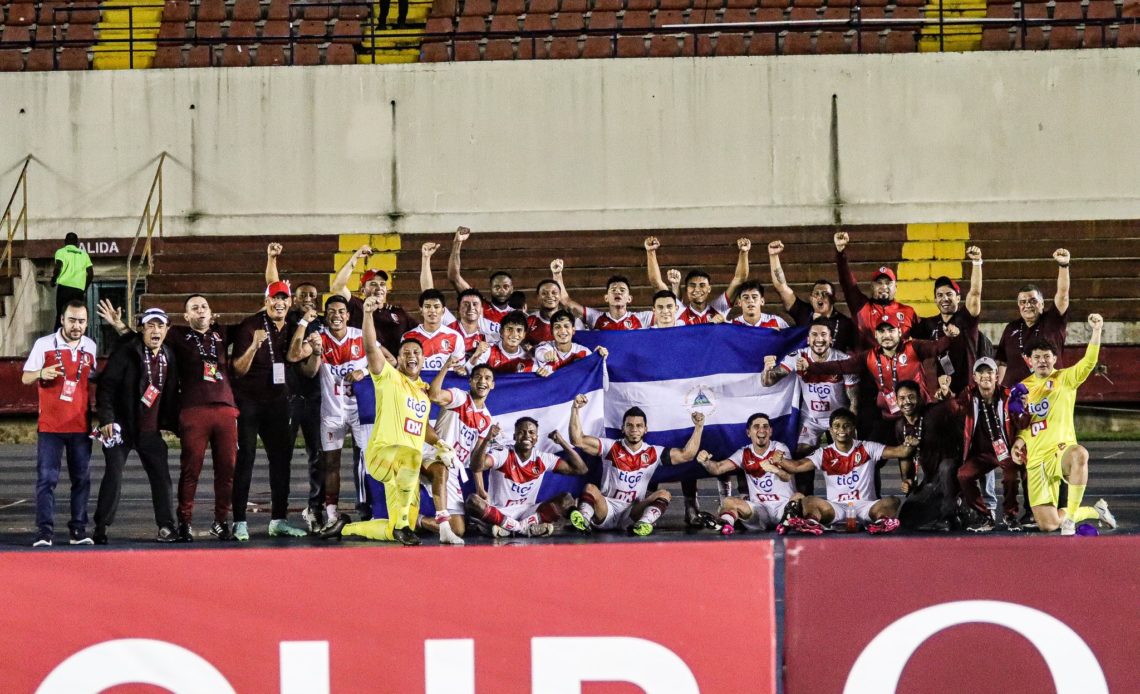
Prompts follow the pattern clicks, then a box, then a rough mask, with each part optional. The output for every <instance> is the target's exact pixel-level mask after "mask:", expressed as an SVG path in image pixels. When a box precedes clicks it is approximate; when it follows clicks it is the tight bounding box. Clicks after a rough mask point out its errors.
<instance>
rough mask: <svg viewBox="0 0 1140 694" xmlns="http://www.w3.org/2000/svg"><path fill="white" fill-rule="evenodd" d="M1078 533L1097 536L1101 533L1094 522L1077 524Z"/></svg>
mask: <svg viewBox="0 0 1140 694" xmlns="http://www.w3.org/2000/svg"><path fill="white" fill-rule="evenodd" d="M1077 534H1078V535H1083V536H1085V537H1096V536H1097V535H1100V531H1098V530H1097V529H1096V526H1095V525H1093V524H1092V523H1081V524H1080V525H1078V526H1077Z"/></svg>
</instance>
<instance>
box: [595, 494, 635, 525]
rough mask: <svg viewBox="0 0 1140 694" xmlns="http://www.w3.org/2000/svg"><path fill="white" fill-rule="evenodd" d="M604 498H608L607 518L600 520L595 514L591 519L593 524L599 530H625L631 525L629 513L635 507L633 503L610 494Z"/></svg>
mask: <svg viewBox="0 0 1140 694" xmlns="http://www.w3.org/2000/svg"><path fill="white" fill-rule="evenodd" d="M602 498H603V499H605V500H606V507H607V512H606V519H605V520H603V521H600V522H599V521H598V518H597V516H594V518H593V519H592V520H591V521H590V523H591V525H593V526H594V527H595V528H597V529H598V530H625V529H626V528H627V527H629V525H630V524H631V523H630V517H629V514H630V511H631V510H632V509H633V503H631V502H629V501H619V500H618V499H614V498H612V497H608V496H603V497H602Z"/></svg>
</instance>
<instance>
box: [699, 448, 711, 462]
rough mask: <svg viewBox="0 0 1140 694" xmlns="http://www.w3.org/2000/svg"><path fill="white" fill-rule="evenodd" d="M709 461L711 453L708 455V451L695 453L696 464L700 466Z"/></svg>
mask: <svg viewBox="0 0 1140 694" xmlns="http://www.w3.org/2000/svg"><path fill="white" fill-rule="evenodd" d="M710 460H712V453H709V452H708V451H697V462H698V463H700V464H701V465H705V464H706V463H708V462H709V461H710Z"/></svg>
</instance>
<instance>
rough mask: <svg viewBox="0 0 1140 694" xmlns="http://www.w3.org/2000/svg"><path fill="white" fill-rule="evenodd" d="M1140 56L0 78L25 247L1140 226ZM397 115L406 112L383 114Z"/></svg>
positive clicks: (1131, 52)
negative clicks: (174, 240) (150, 225)
mask: <svg viewBox="0 0 1140 694" xmlns="http://www.w3.org/2000/svg"><path fill="white" fill-rule="evenodd" d="M1138 64H1140V49H1114V50H1103V51H1101V50H1086V51H1053V52H1023V53H964V54H945V55H922V54H910V55H895V56H858V57H851V56H822V57H810V56H793V57H781V58H717V59H675V60H667V59H652V60H599V61H586V60H581V61H533V62H528V61H520V62H499V63H482V64H479V63H465V64H454V65H446V64H433V65H409V66H375V67H373V66H346V67H320V68H247V69H229V70H221V69H219V70H174V71H158V70H153V71H151V70H138V71H118V72H89V73H81V72H56V73H39V74H37V73H22V74H4V75H0V132H3V133H4V137H3V138H0V192H3V196H4V197H5V198H6V197H7V192H8V191H10V190H11V186H12V185H13V184H14V182H15V175H16V172H17V168H18V165H19V162H20V161H21V160H22V158H23V157H24V156H25V155H26V154H28V153H31V154H33V155H34V156H35V157H36V161H35V164H34V165H33V167H32V169H31V186H32V203H31V213H32V224H31V231H32V234H33V236H35V237H37V238H43V237H55V236H59V235H61V234H63V233H64V232H66V231H69V230H72V229H75V228H78V229H79V230H81V231H82V232H84V233H85V234H88V235H103V236H119V237H121V236H127V235H132V234H133V233H134V230H135V226H136V224H137V219H138V215H139V213H140V212H141V209H142V203H143V200H144V198H145V195H146V191H147V187H148V186H149V183H150V179H151V176H152V175H153V170H154V163H155V161H156V158H157V156H158V153H159V152H161V151H166V152H168V153H169V155H170V159H169V161H168V163H167V167H166V171H165V173H166V180H165V187H166V198H165V201H166V213H167V215H168V218H167V219H168V224H167V231H168V233H174V234H215V233H226V234H234V233H277V234H280V233H312V232H330V231H337V232H348V231H402V232H421V231H443V230H448V229H450V228H453V227H454V226H456V225H457V224H459V223H465V224H468V225H470V226H473V227H476V228H480V229H495V230H524V229H589V228H595V229H596V228H615V229H616V228H647V227H649V228H652V227H655V226H659V227H693V226H702V225H708V226H726V225H753V224H818V223H829V222H831V221H832V214H833V208H832V205H831V202H832V200H831V180H830V177H831V171H832V162H831V154H830V153H831V145H830V119H831V98H832V95H833V94H835V95H837V97H838V135H839V150H838V155H839V161H838V164H839V176H840V189H841V196H842V199H843V202H844V204H843V206H842V208H841V212H842V219H843V221H845V222H848V223H880V222H881V223H900V222H918V221H986V220H989V221H1004V220H1051V219H1114V218H1115V219H1121V218H1137V217H1140V183H1138V182H1140V156H1138V155H1140V147H1138V145H1137V144H1136V139H1135V136H1134V128H1135V124H1136V123H1138V122H1140V73H1138V71H1137V65H1138ZM393 103H394V104H395V105H393Z"/></svg>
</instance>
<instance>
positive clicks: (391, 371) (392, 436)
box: [367, 361, 431, 458]
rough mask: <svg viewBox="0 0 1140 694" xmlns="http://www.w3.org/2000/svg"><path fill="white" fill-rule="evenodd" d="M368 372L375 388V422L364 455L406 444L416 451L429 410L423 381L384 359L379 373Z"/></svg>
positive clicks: (426, 424) (429, 402)
mask: <svg viewBox="0 0 1140 694" xmlns="http://www.w3.org/2000/svg"><path fill="white" fill-rule="evenodd" d="M370 375H371V376H372V384H373V385H374V386H375V388H376V422H375V424H374V425H373V427H372V436H371V438H369V439H368V450H367V455H368V457H370V458H371V457H372V456H374V455H375V454H377V453H378V452H379V451H380V449H382V448H385V447H387V446H407V447H408V448H414V449H415V450H416V452H417V453H418V452H419V451H420V450H421V449H423V447H424V436H425V434H426V432H427V427H428V415H429V414H430V412H431V401H430V400H428V396H427V393H426V392H425V391H424V388H423V381H421V380H419V379H416V380H414V381H413V380H412V379H410V378H408V377H407V376H405V375H404V374H402V373H400V371H399V370H397V369H396V368H395V367H393V366H392V365H391V364H389V363H388V362H387V361H385V362H384V368H383V370H382V371H381V372H380V373H378V374H374V373H371V372H370Z"/></svg>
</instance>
